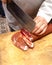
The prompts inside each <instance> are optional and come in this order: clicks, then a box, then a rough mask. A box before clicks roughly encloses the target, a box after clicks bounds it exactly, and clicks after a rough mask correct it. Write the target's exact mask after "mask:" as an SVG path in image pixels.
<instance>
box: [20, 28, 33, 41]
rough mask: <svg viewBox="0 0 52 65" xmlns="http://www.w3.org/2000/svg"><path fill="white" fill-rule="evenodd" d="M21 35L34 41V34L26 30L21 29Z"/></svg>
mask: <svg viewBox="0 0 52 65" xmlns="http://www.w3.org/2000/svg"><path fill="white" fill-rule="evenodd" d="M21 33H22V35H24V36H25V37H26V38H27V39H28V40H29V41H32V40H33V36H32V34H31V33H30V32H29V31H27V30H25V29H21Z"/></svg>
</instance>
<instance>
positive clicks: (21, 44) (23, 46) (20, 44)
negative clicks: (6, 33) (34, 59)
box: [16, 37, 28, 50]
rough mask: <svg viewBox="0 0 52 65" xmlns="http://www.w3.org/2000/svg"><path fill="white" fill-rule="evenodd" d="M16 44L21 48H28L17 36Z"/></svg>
mask: <svg viewBox="0 0 52 65" xmlns="http://www.w3.org/2000/svg"><path fill="white" fill-rule="evenodd" d="M16 46H17V47H18V48H20V49H22V50H28V46H27V45H26V42H25V41H24V40H23V38H21V37H19V38H18V40H17V43H16Z"/></svg>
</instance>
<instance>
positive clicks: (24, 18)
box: [7, 0, 35, 32]
mask: <svg viewBox="0 0 52 65" xmlns="http://www.w3.org/2000/svg"><path fill="white" fill-rule="evenodd" d="M7 9H8V10H9V12H10V13H11V14H12V15H13V16H14V18H15V19H16V20H17V22H14V23H12V24H13V25H14V26H15V23H16V25H18V24H17V23H19V28H20V29H22V28H24V29H26V30H28V31H29V32H32V31H33V29H34V27H35V22H34V21H33V19H32V18H31V17H30V16H29V15H28V14H27V13H26V12H24V11H23V10H22V9H21V8H20V7H19V5H16V3H15V2H14V1H13V0H11V2H8V1H7ZM13 29H15V27H14V28H13ZM17 29H18V26H17V27H16V30H17Z"/></svg>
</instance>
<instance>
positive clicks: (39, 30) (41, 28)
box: [35, 24, 45, 34]
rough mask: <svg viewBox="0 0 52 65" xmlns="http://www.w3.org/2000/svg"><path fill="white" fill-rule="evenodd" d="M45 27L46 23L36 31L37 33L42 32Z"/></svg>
mask: <svg viewBox="0 0 52 65" xmlns="http://www.w3.org/2000/svg"><path fill="white" fill-rule="evenodd" d="M44 28H45V25H44V24H43V25H42V26H41V27H40V28H39V29H38V30H37V31H36V32H35V34H38V33H41V32H42V31H43V29H44Z"/></svg>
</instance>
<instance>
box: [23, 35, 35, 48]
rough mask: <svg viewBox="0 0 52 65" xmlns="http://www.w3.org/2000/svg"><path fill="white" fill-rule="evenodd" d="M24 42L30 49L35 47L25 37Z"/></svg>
mask: <svg viewBox="0 0 52 65" xmlns="http://www.w3.org/2000/svg"><path fill="white" fill-rule="evenodd" d="M23 40H24V41H25V42H26V44H27V45H28V46H29V47H30V48H33V47H34V45H33V43H32V42H31V41H29V40H28V39H27V38H26V37H25V36H23Z"/></svg>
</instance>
